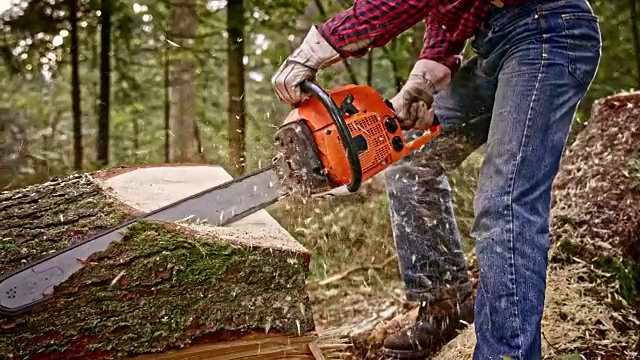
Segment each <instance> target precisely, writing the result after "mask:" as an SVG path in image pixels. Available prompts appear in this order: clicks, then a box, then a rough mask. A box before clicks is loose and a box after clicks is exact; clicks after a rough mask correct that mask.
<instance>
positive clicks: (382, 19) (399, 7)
mask: <svg viewBox="0 0 640 360" xmlns="http://www.w3.org/2000/svg"><path fill="white" fill-rule="evenodd" d="M433 2H434V1H428V0H404V1H399V0H396V1H390V0H386V1H380V0H377V1H376V0H354V1H353V5H352V6H351V7H350V8H349V9H347V10H345V11H343V12H341V13H338V14H336V15H334V16H333V17H332V18H331V19H329V20H327V21H326V22H325V23H324V24H322V25H321V26H320V27H319V28H318V31H319V32H320V34H321V35H322V37H323V38H324V39H325V40H327V42H328V43H329V44H331V46H333V48H334V49H335V50H336V51H337V52H338V53H339V54H340V56H342V57H343V58H348V57H361V56H364V55H365V54H367V53H368V52H369V49H371V48H376V47H382V46H384V45H386V44H387V43H388V42H389V41H390V40H392V39H394V38H395V37H396V36H398V35H399V34H401V33H403V32H404V31H406V30H407V29H409V28H411V27H412V26H413V25H415V24H417V23H418V22H419V21H422V20H423V19H424V18H425V17H426V15H427V14H428V13H429V11H430V9H432V8H433ZM358 44H364V45H358ZM350 45H351V46H350Z"/></svg>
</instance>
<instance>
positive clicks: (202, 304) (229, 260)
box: [0, 165, 315, 359]
mask: <svg viewBox="0 0 640 360" xmlns="http://www.w3.org/2000/svg"><path fill="white" fill-rule="evenodd" d="M231 179H232V178H231V176H230V175H229V174H227V173H226V172H225V171H224V170H223V169H222V168H221V167H217V166H196V165H193V166H191V165H189V166H186V165H185V166H177V165H166V166H156V167H141V168H118V169H110V170H106V171H100V172H96V173H92V174H82V175H74V176H70V177H68V178H63V179H53V180H51V181H50V182H47V183H43V184H39V185H35V186H30V187H26V188H22V189H17V190H13V191H8V192H3V193H0V239H1V240H0V274H5V273H6V272H7V271H11V270H14V269H16V268H19V267H21V266H23V265H25V264H27V263H29V262H31V261H34V260H37V259H39V258H41V257H42V256H44V255H46V254H48V253H50V252H52V251H55V250H58V249H61V248H63V247H65V246H67V245H69V244H72V243H75V242H77V241H80V240H81V239H83V238H86V237H88V236H90V235H94V234H96V233H98V232H100V231H102V230H105V229H107V228H110V227H112V226H115V225H117V224H118V223H120V222H122V221H124V220H127V219H131V218H134V217H135V216H137V215H140V214H141V213H143V212H147V211H151V210H154V209H157V208H160V207H162V206H164V205H167V204H169V203H171V202H174V201H176V200H179V199H181V198H184V197H186V196H189V195H192V194H195V193H197V192H200V191H202V190H205V189H206V188H209V187H213V186H216V185H218V184H220V183H223V182H226V181H228V180H231ZM78 261H82V262H84V264H85V266H84V267H83V268H81V270H80V271H77V272H76V273H74V274H72V275H71V276H70V277H69V278H68V279H67V280H66V281H64V282H62V283H61V284H59V285H58V286H56V287H55V288H54V289H53V294H52V298H50V299H49V300H47V301H46V302H44V303H42V304H40V305H38V306H36V307H35V308H34V309H32V310H31V311H30V312H28V313H26V314H23V315H18V316H15V317H10V316H6V317H4V316H0V329H1V330H0V331H1V336H0V358H3V359H4V358H8V359H25V358H29V359H80V358H82V359H116V358H123V357H127V356H134V355H141V354H149V353H158V352H163V351H167V350H171V349H178V348H183V347H186V346H188V345H193V344H197V343H207V344H209V345H207V346H209V347H211V346H212V345H211V344H218V346H219V347H220V344H221V343H222V342H224V344H226V345H222V347H225V346H226V347H227V348H229V347H231V348H233V347H234V346H235V345H233V343H232V341H236V345H237V344H241V348H242V351H237V355H233V354H231V355H230V354H226V355H224V356H225V357H215V356H213V355H212V356H208V357H200V358H211V359H216V358H224V359H236V358H245V357H246V358H248V357H250V355H252V351H257V349H258V348H259V347H260V343H262V344H263V345H262V347H263V349H265V356H266V354H268V353H269V352H267V351H266V349H268V348H269V346H267V345H266V344H272V345H273V346H272V347H271V349H272V350H273V349H276V348H278V346H280V345H282V344H284V345H282V346H280V347H279V349H280V350H277V349H276V350H273V351H275V352H272V355H271V356H275V355H273V354H280V355H282V354H293V355H295V354H297V356H298V358H313V357H312V355H311V351H310V350H309V343H310V342H311V341H313V339H315V337H314V324H313V317H312V311H311V307H310V304H309V299H308V296H307V293H306V291H305V282H306V275H307V271H308V266H309V261H310V254H309V252H308V251H307V250H306V249H305V248H304V247H302V246H301V245H300V244H298V243H297V242H296V241H295V240H294V239H293V237H292V236H290V235H289V234H288V233H287V232H286V231H285V230H284V229H283V228H281V227H280V225H279V224H278V223H277V222H276V221H275V220H274V219H273V218H272V217H271V216H270V215H269V214H268V213H267V212H266V211H265V210H261V211H259V212H257V213H254V214H252V215H250V216H248V217H246V218H244V219H242V220H240V221H238V222H236V223H234V224H231V225H229V226H226V227H213V226H208V225H206V223H194V222H193V221H192V222H184V223H180V222H176V223H165V222H154V221H141V222H137V223H135V224H134V225H132V226H131V227H130V228H129V229H127V231H126V232H124V233H123V234H122V238H121V240H119V241H117V242H114V243H112V244H110V245H109V247H108V249H106V250H105V251H102V252H100V253H96V254H94V255H92V256H91V257H90V258H88V259H78ZM3 295H6V294H0V296H3ZM269 337H273V338H272V340H269ZM292 337H294V338H297V339H298V340H291V338H292ZM265 339H266V340H265ZM278 339H281V340H282V341H284V342H282V341H280V345H278V344H279V342H278V341H279V340H278ZM283 339H284V340H283ZM287 339H288V340H287ZM238 341H239V342H240V343H237V342H238ZM250 344H253V345H250ZM296 344H297V345H296ZM202 346H204V345H202ZM274 346H275V347H274ZM252 349H253V350H252ZM191 351H192V352H193V350H191ZM278 351H280V352H279V353H278ZM287 351H288V352H287ZM227 352H229V351H227ZM230 352H231V353H234V351H230ZM301 354H302V355H301ZM305 354H307V355H305ZM303 355H304V356H307V357H304V356H303ZM221 356H222V355H221ZM247 356H248V357H247ZM300 356H302V357H300ZM185 358H187V356H186V355H185ZM264 358H265V359H267V358H271V357H264Z"/></svg>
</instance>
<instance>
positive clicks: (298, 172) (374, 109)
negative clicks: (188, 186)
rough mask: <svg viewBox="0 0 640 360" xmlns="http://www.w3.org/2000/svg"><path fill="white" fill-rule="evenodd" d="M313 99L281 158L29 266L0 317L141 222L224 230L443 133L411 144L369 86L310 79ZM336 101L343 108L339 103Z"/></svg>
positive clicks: (281, 138) (290, 121)
mask: <svg viewBox="0 0 640 360" xmlns="http://www.w3.org/2000/svg"><path fill="white" fill-rule="evenodd" d="M301 89H302V90H303V91H304V92H306V93H309V94H311V95H312V96H310V97H308V98H306V99H304V100H303V101H301V102H300V103H299V104H297V106H296V107H295V108H294V109H293V110H291V112H290V113H289V115H288V116H287V117H286V119H285V120H284V122H283V124H282V125H281V126H280V128H279V129H278V131H277V133H276V141H277V144H279V146H280V147H281V150H282V151H281V154H280V155H279V156H277V157H276V159H274V163H273V164H271V165H270V166H268V167H266V168H263V169H261V170H258V171H256V172H254V173H252V174H249V175H246V176H243V177H241V178H238V179H234V180H231V181H229V182H227V183H224V184H222V185H218V186H215V187H211V188H209V189H207V190H204V191H202V192H200V193H197V194H194V195H191V196H189V197H187V198H184V199H182V200H179V201H177V202H174V203H172V204H169V205H166V206H164V207H162V208H159V209H156V210H153V211H151V212H149V213H146V214H143V215H141V216H139V217H137V218H134V219H132V220H129V221H126V222H123V223H122V224H120V225H117V226H115V227H113V228H111V229H109V230H106V231H104V232H102V233H100V234H98V235H95V236H92V237H89V238H87V239H85V240H83V241H81V242H76V243H74V244H72V245H70V246H68V247H66V248H63V249H61V250H58V251H57V252H55V253H53V254H50V255H47V256H46V257H43V258H41V259H38V260H37V261H35V262H33V263H30V264H27V265H26V266H24V267H22V268H20V269H17V270H16V271H13V272H10V273H5V274H3V276H2V277H1V278H0V314H3V315H8V316H12V315H17V314H21V313H23V312H26V311H28V310H29V309H31V308H32V307H33V306H34V305H36V304H38V303H41V302H43V301H45V300H46V299H48V298H49V297H50V296H51V294H52V291H53V289H54V286H56V285H58V284H60V283H62V282H63V281H65V280H66V279H68V278H69V276H71V275H72V274H73V273H74V272H76V271H78V270H79V269H81V268H82V267H83V266H84V263H83V262H81V261H78V259H86V258H88V257H89V256H90V255H91V254H93V253H96V252H99V251H104V250H105V249H106V248H107V247H108V246H109V244H110V243H112V242H114V241H119V240H120V238H121V235H120V234H122V233H123V232H124V231H126V229H127V228H128V227H129V226H131V225H132V224H134V223H135V222H137V221H139V220H152V221H153V220H155V221H169V222H173V221H178V220H181V219H182V220H184V219H185V218H193V219H200V220H206V221H207V224H209V225H211V226H225V225H227V224H230V223H233V222H235V221H237V220H239V219H241V218H243V217H245V216H247V215H249V214H252V213H254V212H256V211H258V210H261V209H264V208H266V207H267V206H269V205H271V204H273V203H275V202H276V201H278V200H280V199H281V198H282V197H284V196H288V195H291V194H294V193H302V194H304V195H309V194H311V195H314V194H318V193H322V192H326V191H329V190H332V189H334V188H337V187H341V186H344V185H346V186H347V189H348V190H349V191H350V192H355V191H357V190H358V189H359V188H360V185H361V184H362V182H363V181H365V180H367V179H369V178H371V177H372V176H374V175H376V174H378V173H380V172H381V171H383V170H384V169H386V168H387V167H388V166H389V165H391V164H393V163H394V162H396V161H398V160H399V159H401V158H403V157H405V156H407V155H408V154H409V153H410V152H411V151H413V150H416V149H419V148H420V147H422V146H423V145H425V144H426V143H428V142H429V141H431V140H432V139H433V138H434V137H435V136H437V135H438V134H440V131H441V129H440V124H439V122H438V121H437V119H435V121H434V123H433V125H432V126H431V128H430V129H429V130H427V131H425V133H424V134H423V135H422V136H420V137H419V138H417V139H415V140H413V141H411V142H405V139H404V136H403V134H402V130H401V129H400V124H399V122H398V119H397V118H396V116H395V113H394V111H393V108H392V106H391V103H390V102H389V101H387V100H385V99H384V98H383V97H382V96H381V95H380V94H378V93H377V92H376V91H375V90H374V89H373V88H371V87H369V86H366V85H347V86H343V87H339V88H337V89H334V90H332V91H329V92H328V93H327V92H325V91H324V90H323V89H322V88H321V87H320V86H318V85H317V84H315V83H313V82H311V81H305V82H303V83H302V85H301ZM337 104H340V105H339V106H338V105H337Z"/></svg>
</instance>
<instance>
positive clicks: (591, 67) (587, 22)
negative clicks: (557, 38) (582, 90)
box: [560, 13, 602, 86]
mask: <svg viewBox="0 0 640 360" xmlns="http://www.w3.org/2000/svg"><path fill="white" fill-rule="evenodd" d="M560 16H561V18H562V23H563V25H564V33H565V36H566V41H567V52H568V71H569V73H570V74H571V75H573V76H574V77H575V78H576V80H578V82H579V83H580V84H582V85H583V86H589V85H590V84H591V82H592V81H593V78H594V77H595V74H596V71H597V68H598V63H599V62H600V56H601V47H602V40H601V38H600V24H599V21H598V17H597V16H596V15H594V14H591V13H566V14H562V15H560Z"/></svg>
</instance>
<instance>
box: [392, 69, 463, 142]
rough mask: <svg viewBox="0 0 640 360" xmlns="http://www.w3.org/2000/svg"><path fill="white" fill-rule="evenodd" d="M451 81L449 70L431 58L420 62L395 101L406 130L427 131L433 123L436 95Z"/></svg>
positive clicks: (398, 115) (394, 106)
mask: <svg viewBox="0 0 640 360" xmlns="http://www.w3.org/2000/svg"><path fill="white" fill-rule="evenodd" d="M450 81H451V70H449V68H448V67H446V66H444V65H442V64H440V63H438V62H436V61H433V60H427V59H421V60H418V61H417V62H416V63H415V65H414V66H413V69H412V70H411V73H410V74H409V78H408V79H407V82H406V83H405V84H404V86H403V87H402V89H400V91H399V92H398V93H397V94H396V96H394V97H393V98H392V99H391V105H392V106H393V109H394V111H395V113H396V116H397V117H398V120H399V121H400V127H401V128H402V129H403V130H410V129H422V130H427V129H429V127H430V126H431V124H432V123H433V118H434V113H433V108H432V105H433V96H434V95H435V94H437V93H438V92H440V91H442V90H443V89H444V88H445V86H447V85H448V84H449V82H450Z"/></svg>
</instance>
